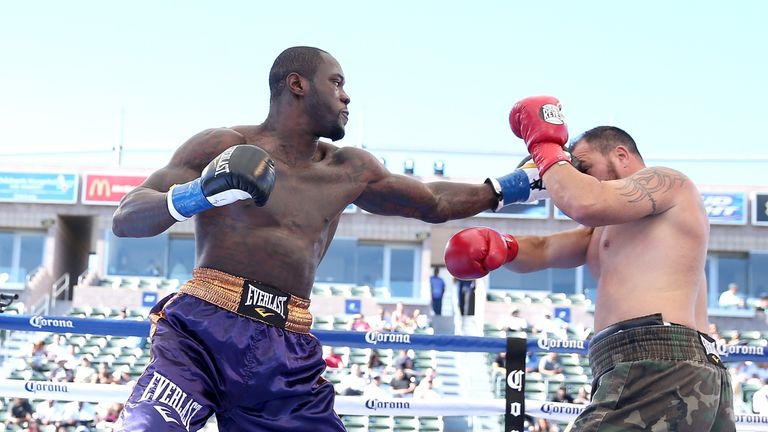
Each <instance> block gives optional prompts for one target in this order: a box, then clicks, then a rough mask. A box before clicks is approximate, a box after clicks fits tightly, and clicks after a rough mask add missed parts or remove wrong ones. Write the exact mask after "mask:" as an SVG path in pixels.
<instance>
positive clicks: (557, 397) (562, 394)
mask: <svg viewBox="0 0 768 432" xmlns="http://www.w3.org/2000/svg"><path fill="white" fill-rule="evenodd" d="M551 400H552V402H560V403H573V396H571V395H570V394H569V393H568V389H567V388H566V387H565V386H560V387H558V388H557V390H556V391H555V394H554V395H552V399H551Z"/></svg>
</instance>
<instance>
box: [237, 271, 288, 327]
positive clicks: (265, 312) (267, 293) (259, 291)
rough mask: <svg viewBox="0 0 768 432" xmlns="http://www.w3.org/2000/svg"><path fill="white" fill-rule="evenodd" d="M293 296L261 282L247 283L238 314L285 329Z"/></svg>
mask: <svg viewBox="0 0 768 432" xmlns="http://www.w3.org/2000/svg"><path fill="white" fill-rule="evenodd" d="M290 298H291V295H290V294H286V293H284V292H282V291H280V290H278V289H276V288H272V287H270V286H267V285H264V284H262V283H259V282H254V281H248V280H247V281H245V283H244V284H243V291H242V294H241V295H240V304H239V305H238V307H237V313H239V314H240V315H245V316H247V317H251V318H255V319H257V320H259V321H263V322H265V323H267V324H271V325H273V326H276V327H281V328H285V321H286V320H287V319H288V300H290Z"/></svg>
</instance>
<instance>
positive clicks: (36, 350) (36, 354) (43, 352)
mask: <svg viewBox="0 0 768 432" xmlns="http://www.w3.org/2000/svg"><path fill="white" fill-rule="evenodd" d="M50 359H51V355H50V353H48V350H47V349H46V347H45V342H44V341H42V340H39V341H35V342H33V343H32V349H31V350H30V353H29V357H28V364H29V367H31V368H32V370H34V371H37V372H43V371H44V370H46V369H47V367H48V363H49V361H50Z"/></svg>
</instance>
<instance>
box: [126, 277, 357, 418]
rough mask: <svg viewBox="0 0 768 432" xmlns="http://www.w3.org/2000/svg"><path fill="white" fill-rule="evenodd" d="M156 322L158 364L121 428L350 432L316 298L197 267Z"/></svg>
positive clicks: (159, 308) (139, 386) (137, 390)
mask: <svg viewBox="0 0 768 432" xmlns="http://www.w3.org/2000/svg"><path fill="white" fill-rule="evenodd" d="M150 319H151V320H152V330H151V334H152V347H151V354H152V360H151V362H150V363H149V364H148V365H147V368H146V370H145V371H144V373H143V374H142V375H141V377H139V379H138V381H137V383H136V386H135V387H134V389H133V392H132V393H131V396H130V397H129V398H128V401H127V402H126V403H125V407H124V409H123V411H122V413H121V415H120V419H119V420H118V422H117V424H116V428H115V430H116V431H128V432H134V431H152V432H155V431H187V432H191V431H196V430H198V429H200V428H202V427H203V426H204V425H205V423H206V422H207V420H208V418H209V417H210V416H211V415H213V414H215V415H216V420H217V422H218V426H219V430H221V431H228V432H239V431H254V432H256V431H258V432H262V431H264V432H266V431H303V430H316V431H344V430H345V429H344V426H343V425H342V423H341V420H339V417H338V416H337V415H336V413H335V412H334V411H333V401H334V389H333V385H332V384H331V383H329V382H327V381H325V380H324V379H323V378H322V374H323V372H324V371H325V361H324V360H323V358H322V349H321V348H322V347H321V344H320V342H318V340H317V339H316V338H315V337H314V336H312V335H311V334H309V328H310V325H311V323H312V315H311V314H310V313H309V300H306V299H303V298H299V297H296V296H292V295H290V294H287V293H284V292H282V291H279V290H277V289H275V288H273V287H270V286H267V285H264V284H261V283H258V282H253V281H248V280H244V279H243V278H239V277H236V276H232V275H229V274H226V273H222V272H219V271H216V270H211V269H206V268H198V269H195V270H194V272H193V278H192V279H191V280H189V281H188V282H186V283H185V284H184V286H183V287H182V288H181V289H180V290H179V293H177V294H172V295H170V296H168V297H166V298H164V299H163V300H161V301H160V302H159V303H158V304H157V305H156V306H155V307H154V308H152V314H151V316H150Z"/></svg>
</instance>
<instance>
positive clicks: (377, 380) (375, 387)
mask: <svg viewBox="0 0 768 432" xmlns="http://www.w3.org/2000/svg"><path fill="white" fill-rule="evenodd" d="M391 396H392V394H391V393H390V392H389V390H388V388H387V387H386V386H385V385H384V384H383V382H382V379H381V375H379V374H375V375H373V376H372V377H371V381H370V382H369V383H368V385H367V386H365V389H363V397H364V398H366V399H386V398H388V397H391Z"/></svg>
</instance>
